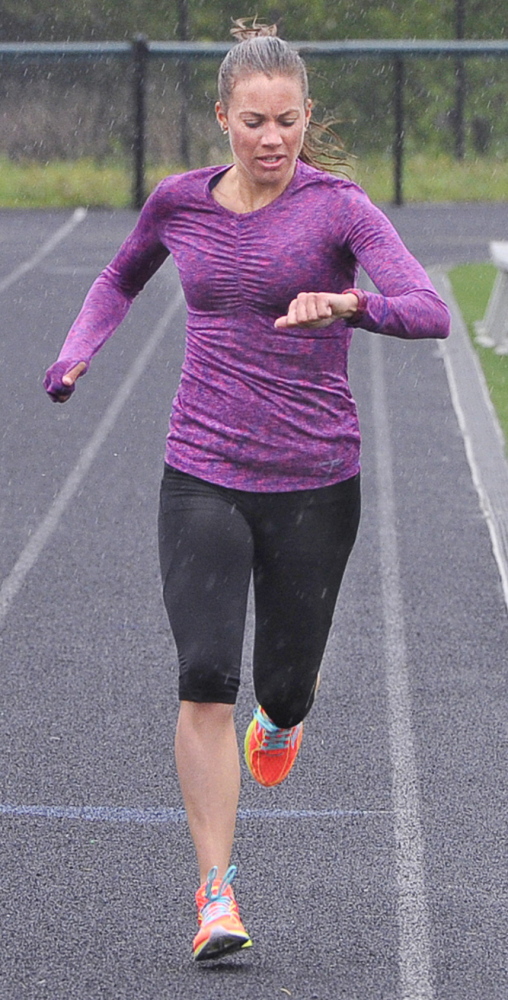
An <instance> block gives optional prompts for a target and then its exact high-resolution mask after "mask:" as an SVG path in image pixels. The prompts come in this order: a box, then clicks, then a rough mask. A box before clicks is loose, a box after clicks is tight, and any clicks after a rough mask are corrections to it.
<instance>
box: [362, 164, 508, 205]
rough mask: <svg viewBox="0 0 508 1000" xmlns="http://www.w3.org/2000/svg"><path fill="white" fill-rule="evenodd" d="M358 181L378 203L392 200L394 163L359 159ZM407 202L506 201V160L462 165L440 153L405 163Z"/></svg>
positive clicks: (507, 186) (507, 169)
mask: <svg viewBox="0 0 508 1000" xmlns="http://www.w3.org/2000/svg"><path fill="white" fill-rule="evenodd" d="M355 179H357V180H358V182H359V184H361V185H362V187H364V188H365V190H366V191H367V192H368V194H369V195H370V197H371V198H372V200H373V201H375V202H387V201H392V200H393V193H394V182H393V163H392V161H391V159H390V158H389V157H386V158H381V157H376V158H371V157H365V158H364V159H362V158H359V159H358V160H357V161H356V166H355ZM402 188H403V195H404V200H405V201H408V202H409V201H504V200H506V199H507V198H508V168H507V163H506V160H505V159H498V158H497V157H489V158H486V157H479V158H478V159H474V160H473V159H472V160H463V161H461V162H459V161H457V160H455V159H453V157H451V156H445V155H444V154H442V153H437V154H436V155H435V156H433V155H431V154H426V155H424V154H423V153H419V154H417V155H415V156H408V157H406V159H405V160H404V174H403V182H402Z"/></svg>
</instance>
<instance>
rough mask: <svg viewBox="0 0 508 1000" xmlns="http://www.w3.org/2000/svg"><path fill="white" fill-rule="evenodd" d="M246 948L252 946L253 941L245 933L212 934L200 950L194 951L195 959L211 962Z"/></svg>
mask: <svg viewBox="0 0 508 1000" xmlns="http://www.w3.org/2000/svg"><path fill="white" fill-rule="evenodd" d="M244 948H252V941H251V939H250V938H249V937H244V935H243V934H242V935H234V934H229V933H228V932H226V933H224V934H223V933H220V932H219V933H218V934H213V933H212V934H211V935H210V937H209V938H208V940H207V941H205V942H204V943H203V944H202V946H201V948H200V949H199V951H197V952H194V961H196V962H207V961H208V962H209V961H214V960H216V959H218V958H223V956H224V955H232V954H233V953H234V952H235V951H242V950H243V949H244Z"/></svg>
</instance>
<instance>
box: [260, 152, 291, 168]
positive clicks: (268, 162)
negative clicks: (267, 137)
mask: <svg viewBox="0 0 508 1000" xmlns="http://www.w3.org/2000/svg"><path fill="white" fill-rule="evenodd" d="M284 160H285V157H284V156H283V154H282V153H279V154H272V155H271V156H258V161H259V162H260V163H262V164H263V166H265V167H278V166H280V164H281V163H283V162H284Z"/></svg>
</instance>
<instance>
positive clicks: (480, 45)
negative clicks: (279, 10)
mask: <svg viewBox="0 0 508 1000" xmlns="http://www.w3.org/2000/svg"><path fill="white" fill-rule="evenodd" d="M291 44H292V45H293V46H294V48H296V49H298V51H299V52H300V53H301V54H302V55H303V56H305V57H306V58H309V57H310V58H312V57H313V56H327V57H340V58H345V57H346V58H347V57H351V58H354V59H360V58H367V57H368V58H373V57H374V58H381V59H383V60H389V61H390V62H391V65H392V68H393V97H392V106H393V140H392V156H393V202H394V204H396V205H402V204H403V203H404V193H403V172H404V141H405V105H404V91H405V84H406V61H407V60H410V59H412V58H417V57H420V58H421V57H425V58H429V57H432V58H435V57H441V58H443V57H445V58H448V59H449V58H452V59H455V60H456V65H457V66H460V65H462V60H463V59H466V58H470V57H474V56H476V57H478V56H480V57H486V56H489V57H492V56H496V57H502V58H506V57H507V56H508V41H507V40H503V39H502V40H494V39H493V40H485V41H480V40H460V41H457V40H450V41H441V40H440V41H438V40H429V39H422V40H416V41H407V40H404V39H400V40H398V39H396V40H376V39H366V40H363V41H337V42H333V41H321V42H320V41H315V42H313V41H296V42H292V43H291ZM230 47H231V44H230V43H227V42H152V41H149V40H148V39H146V38H145V37H144V36H138V37H137V38H135V39H134V40H133V41H132V43H130V42H66V43H63V42H39V43H32V42H20V43H18V42H4V43H2V44H0V63H1V62H6V61H13V62H25V63H27V62H32V63H33V62H39V61H43V60H58V61H61V60H67V59H84V58H85V59H86V58H89V59H93V60H100V59H111V58H114V59H125V60H126V61H128V62H130V63H131V65H132V69H133V73H132V80H133V85H132V87H133V89H132V109H133V110H132V123H133V126H132V130H133V142H132V149H133V184H132V204H133V207H134V208H136V209H139V208H140V207H141V205H142V204H143V201H144V199H145V193H146V181H145V172H146V169H145V164H146V95H147V81H148V74H149V62H150V60H151V59H155V58H158V59H160V58H164V59H173V60H177V61H179V62H180V63H181V64H182V65H183V66H185V65H187V64H188V62H189V60H202V59H221V58H223V57H224V56H225V55H226V53H227V52H228V50H229V49H230Z"/></svg>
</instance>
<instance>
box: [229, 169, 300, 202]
mask: <svg viewBox="0 0 508 1000" xmlns="http://www.w3.org/2000/svg"><path fill="white" fill-rule="evenodd" d="M293 176H294V174H292V175H291V177H289V179H288V178H285V179H284V183H281V184H259V185H257V184H253V183H252V181H251V180H250V178H248V177H245V175H244V174H243V173H242V171H241V170H239V169H238V167H237V165H236V164H234V165H233V166H232V167H231V170H228V171H227V173H226V174H224V176H223V177H222V179H221V181H220V182H219V183H218V184H217V186H216V188H215V189H214V190H215V192H216V196H218V197H217V200H218V201H220V202H221V203H222V204H223V205H224V206H225V207H226V208H229V209H231V210H232V211H234V212H240V213H247V212H256V211H257V210H258V209H260V208H264V207H265V206H266V205H269V204H270V202H272V201H275V199H276V198H278V197H279V195H281V194H282V192H283V191H285V190H286V188H287V186H288V184H289V183H290V182H291V180H292V179H293Z"/></svg>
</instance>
